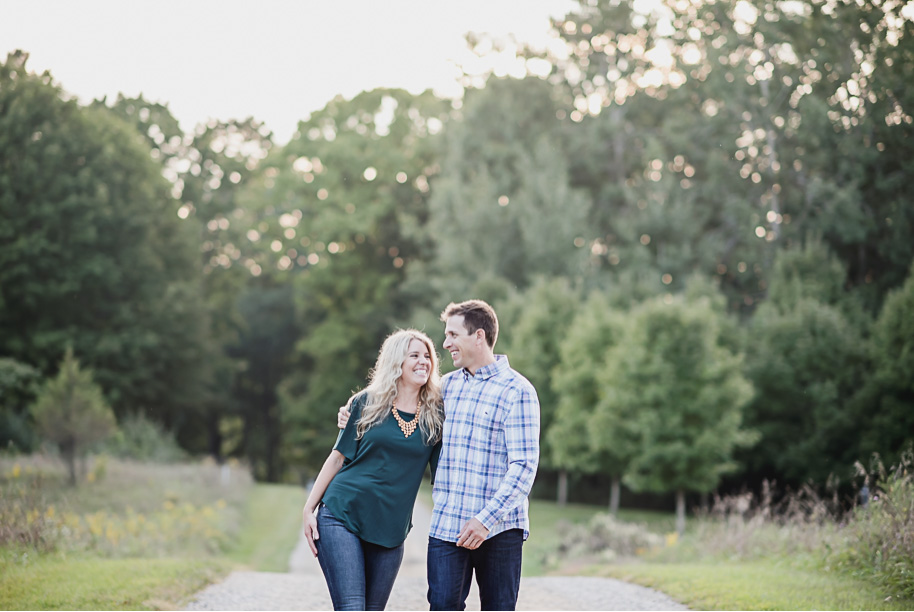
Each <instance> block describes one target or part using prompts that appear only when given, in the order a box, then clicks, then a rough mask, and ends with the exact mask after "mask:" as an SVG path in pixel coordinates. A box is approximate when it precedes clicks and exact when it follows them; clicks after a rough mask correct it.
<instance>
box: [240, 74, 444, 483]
mask: <svg viewBox="0 0 914 612" xmlns="http://www.w3.org/2000/svg"><path fill="white" fill-rule="evenodd" d="M449 110H450V105H449V104H448V103H446V102H444V101H442V100H439V99H438V98H436V97H435V96H434V95H432V93H431V92H425V93H423V94H419V95H412V94H409V93H407V92H405V91H402V90H394V89H378V90H374V91H370V92H363V93H361V94H359V95H358V96H356V97H355V98H353V99H352V100H344V99H343V98H341V97H338V98H336V99H334V100H332V101H331V102H330V103H329V104H328V105H327V106H326V107H325V108H324V109H322V110H320V111H318V112H316V113H314V114H313V115H312V116H311V117H310V118H309V119H308V120H307V121H303V122H302V123H300V124H299V129H298V135H297V136H296V137H295V138H293V139H292V140H291V141H290V142H289V144H288V145H286V147H284V148H283V149H282V151H278V152H275V153H274V154H273V155H271V156H270V158H268V159H267V161H266V165H267V168H266V169H265V171H264V177H263V178H262V179H261V181H262V186H263V187H264V191H262V192H256V191H255V192H253V193H252V196H251V197H260V198H263V199H265V208H264V211H265V215H266V213H270V214H269V216H265V218H264V219H263V221H262V228H259V229H258V231H259V232H260V233H261V235H269V236H270V247H271V249H275V252H276V253H277V254H280V255H282V257H281V259H280V261H279V262H278V263H277V264H275V265H274V266H272V267H273V271H271V274H274V275H276V278H277V279H280V280H279V281H278V282H281V283H285V282H289V283H290V284H291V287H292V296H293V300H294V301H293V303H294V308H295V310H294V317H295V321H296V323H297V324H298V326H299V328H298V329H299V336H298V337H297V339H296V340H297V341H296V342H295V345H294V349H293V350H292V351H291V354H290V355H289V358H288V360H287V362H286V364H285V366H286V369H285V371H284V373H283V374H284V378H283V382H282V383H281V385H280V388H279V391H278V397H279V408H280V413H281V416H280V418H281V423H282V430H283V432H284V434H285V435H284V437H283V442H282V449H283V453H284V454H283V458H284V461H285V462H286V463H287V464H288V465H292V466H295V467H296V468H298V469H301V470H314V471H316V469H317V468H319V466H320V463H321V462H322V461H323V459H324V458H325V457H326V454H327V452H328V450H329V448H330V447H331V446H332V442H333V439H334V437H335V431H336V419H335V417H334V413H335V411H336V408H337V407H338V406H340V405H341V404H342V403H343V402H345V401H346V400H347V399H348V398H349V395H350V394H351V393H352V392H354V391H356V390H357V389H358V388H359V387H361V386H363V385H364V384H365V376H366V374H367V373H368V371H369V369H370V368H371V366H372V364H373V363H374V361H375V358H376V356H377V352H378V349H379V347H380V345H381V342H382V341H383V339H384V337H385V336H387V335H388V334H389V333H390V332H391V331H392V330H393V329H394V328H395V327H396V326H398V325H400V326H403V325H409V324H410V321H411V313H412V312H414V311H415V310H416V309H417V308H420V307H429V306H430V305H435V306H437V307H438V308H440V307H441V305H440V304H438V303H436V302H435V300H434V299H433V297H432V296H431V295H430V291H429V289H428V286H427V285H426V283H425V279H421V278H420V279H419V280H418V281H417V282H416V283H415V284H413V285H409V284H408V283H407V282H406V277H407V270H408V269H409V268H410V267H411V266H413V265H414V264H415V263H416V262H417V261H418V260H419V259H420V258H421V253H422V252H423V250H424V249H425V248H428V244H429V243H430V242H432V241H433V237H432V236H430V235H429V234H428V233H427V231H426V229H425V226H426V224H427V222H428V215H429V212H428V197H429V195H428V194H429V181H430V180H432V177H433V176H434V175H435V174H436V173H437V172H438V148H437V147H438V145H437V144H436V140H437V137H436V135H437V134H439V133H440V132H441V130H442V129H443V126H444V122H445V121H446V120H447V118H448V112H449ZM265 271H266V268H265ZM265 273H266V272H265Z"/></svg>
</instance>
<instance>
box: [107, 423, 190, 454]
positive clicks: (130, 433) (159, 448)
mask: <svg viewBox="0 0 914 612" xmlns="http://www.w3.org/2000/svg"><path fill="white" fill-rule="evenodd" d="M101 451H102V452H104V453H106V454H108V455H112V456H114V457H119V458H122V459H135V460H137V461H151V462H154V463H173V462H176V461H181V460H183V459H185V458H186V454H185V452H184V451H183V450H182V449H181V447H180V446H178V443H177V442H176V441H175V437H174V434H172V433H171V432H168V431H166V430H165V428H163V427H162V426H161V425H160V424H158V423H156V422H154V421H151V420H149V419H147V418H146V417H145V416H144V415H142V414H132V415H127V416H126V417H125V418H124V420H123V421H122V422H121V424H120V430H119V431H117V432H116V433H115V434H114V435H113V436H111V438H109V439H108V440H107V441H106V442H105V443H104V444H103V445H102V447H101Z"/></svg>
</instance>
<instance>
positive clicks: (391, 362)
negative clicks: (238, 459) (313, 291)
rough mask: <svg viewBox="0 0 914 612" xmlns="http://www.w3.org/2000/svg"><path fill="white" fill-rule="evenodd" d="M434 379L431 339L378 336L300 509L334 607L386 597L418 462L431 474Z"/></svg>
mask: <svg viewBox="0 0 914 612" xmlns="http://www.w3.org/2000/svg"><path fill="white" fill-rule="evenodd" d="M440 384H441V377H440V373H439V371H438V356H437V354H436V353H435V347H434V344H433V343H432V341H431V340H430V339H429V337H428V336H426V335H425V334H423V333H422V332H419V331H416V330H414V329H407V330H400V331H397V332H395V333H393V334H391V335H390V336H389V337H388V338H387V339H386V340H385V341H384V344H383V345H382V346H381V352H380V353H379V354H378V360H377V363H376V364H375V367H374V369H372V371H371V374H370V381H369V384H368V387H367V388H366V389H365V391H363V392H361V393H359V394H356V395H355V396H354V397H353V398H352V400H351V413H352V416H351V418H350V419H349V422H348V423H347V424H346V427H345V428H344V429H343V431H341V432H340V435H339V437H338V438H337V441H336V445H335V446H334V447H333V450H332V451H331V452H330V456H329V457H327V460H326V461H325V462H324V466H323V468H321V471H320V473H319V474H318V476H317V478H316V479H315V481H314V486H313V487H312V489H311V493H310V495H309V496H308V501H307V502H305V507H304V510H303V518H304V529H305V537H306V538H307V540H308V544H309V545H310V546H311V552H312V553H314V555H315V556H316V557H317V558H318V561H319V562H320V566H321V570H323V572H324V578H325V579H326V580H327V587H328V589H329V590H330V598H331V600H332V601H333V608H334V609H335V610H383V609H384V606H385V605H386V604H387V599H388V597H389V596H390V591H391V589H392V588H393V585H394V580H395V579H396V577H397V571H398V570H399V569H400V562H401V561H402V560H403V541H404V540H405V539H406V534H407V533H408V532H409V530H410V528H411V527H412V511H413V504H414V503H415V501H416V493H418V491H419V483H420V482H421V480H422V476H423V474H424V473H425V466H426V465H430V466H431V471H432V478H433V479H434V476H435V468H436V466H437V461H438V454H439V452H440V450H441V431H442V427H443V425H444V410H443V408H442V405H441V387H440ZM315 511H316V512H315Z"/></svg>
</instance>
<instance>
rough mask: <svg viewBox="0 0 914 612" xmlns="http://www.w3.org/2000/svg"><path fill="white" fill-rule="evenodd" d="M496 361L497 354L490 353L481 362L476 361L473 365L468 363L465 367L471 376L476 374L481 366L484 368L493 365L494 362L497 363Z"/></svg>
mask: <svg viewBox="0 0 914 612" xmlns="http://www.w3.org/2000/svg"><path fill="white" fill-rule="evenodd" d="M495 361H496V359H495V354H494V353H489V354H488V355H486V356H485V357H484V358H483V359H482V360H480V361H479V363H474V364H473V365H468V366H466V368H464V369H465V370H466V371H467V372H469V373H470V376H476V371H477V370H478V369H479V368H484V367H486V366H488V365H492V364H493V363H495Z"/></svg>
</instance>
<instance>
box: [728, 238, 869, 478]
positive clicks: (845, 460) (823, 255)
mask: <svg viewBox="0 0 914 612" xmlns="http://www.w3.org/2000/svg"><path fill="white" fill-rule="evenodd" d="M845 278H846V273H845V270H844V266H843V265H841V263H840V262H838V261H837V260H836V258H835V257H834V256H833V255H831V253H830V252H829V251H828V249H827V247H825V246H824V245H823V244H821V243H820V242H818V241H817V240H815V239H812V240H809V241H807V244H806V245H805V246H803V247H798V248H794V249H785V250H782V251H779V252H778V255H777V259H776V260H775V264H774V274H773V276H772V279H771V283H772V285H771V290H770V297H769V299H768V300H767V301H766V302H765V303H763V304H762V305H761V306H759V308H758V310H757V311H756V313H755V315H754V316H753V318H752V320H751V321H750V323H749V326H748V334H747V338H746V340H747V343H746V348H745V351H746V368H745V371H746V375H747V376H748V378H749V379H750V380H752V383H753V385H754V386H755V388H756V391H757V395H756V396H755V399H754V400H753V401H752V402H751V403H750V404H749V405H748V406H747V408H746V422H747V425H749V426H750V427H753V428H755V429H756V430H757V431H758V432H759V433H760V435H761V441H760V443H759V444H758V445H757V447H755V448H754V449H753V450H752V452H747V453H745V456H744V457H742V458H743V459H744V460H745V464H746V466H747V470H748V473H749V476H750V477H751V478H752V479H753V480H755V481H758V480H761V479H769V480H778V481H779V482H781V483H782V484H785V485H791V486H798V485H800V484H803V483H805V482H807V481H808V480H810V479H811V480H813V481H814V482H818V483H823V484H824V483H825V481H826V479H827V478H828V477H829V476H830V475H831V474H834V475H836V476H841V475H842V474H850V470H851V468H852V466H853V462H854V460H856V459H857V458H858V450H857V449H858V445H859V431H860V427H861V425H862V423H860V422H859V420H858V415H857V413H858V410H857V409H856V408H855V405H856V400H855V399H853V398H854V397H855V395H856V394H857V392H858V390H859V389H860V388H861V387H862V385H863V380H864V376H865V372H866V371H867V370H868V369H869V365H868V362H867V355H866V350H865V342H864V337H865V336H864V334H865V331H866V328H867V325H866V324H867V323H868V322H867V321H866V320H865V319H864V318H863V314H862V312H860V310H859V308H858V304H857V302H856V300H854V299H853V298H852V297H848V296H845V295H844V293H843V292H842V290H841V288H842V286H843V283H844V279H845ZM845 313H849V314H850V315H851V316H852V317H854V318H851V316H848V314H845Z"/></svg>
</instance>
